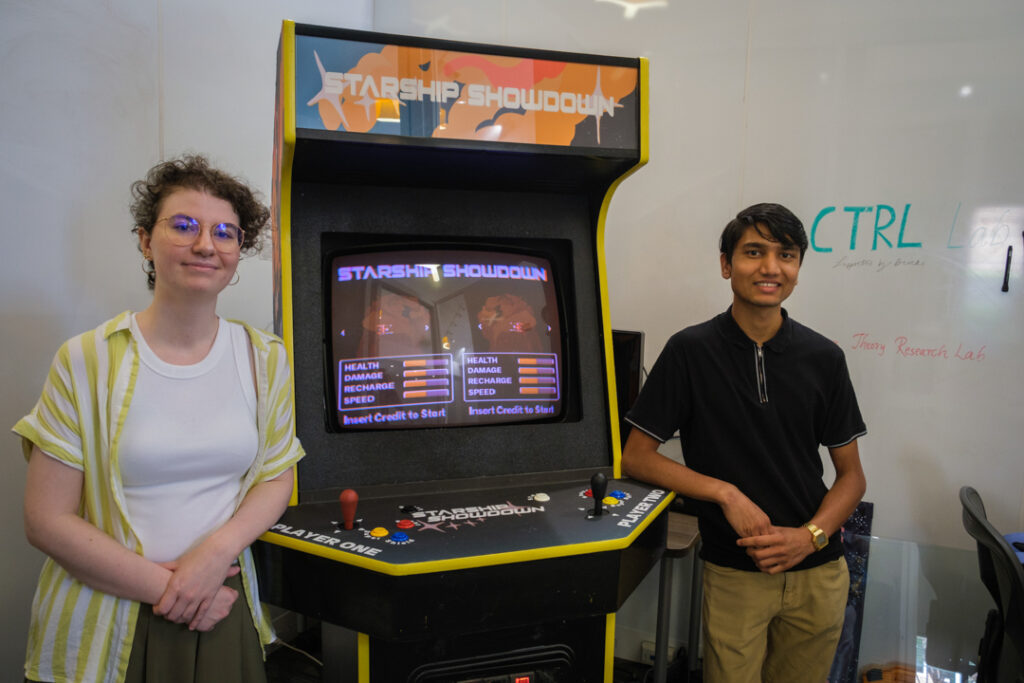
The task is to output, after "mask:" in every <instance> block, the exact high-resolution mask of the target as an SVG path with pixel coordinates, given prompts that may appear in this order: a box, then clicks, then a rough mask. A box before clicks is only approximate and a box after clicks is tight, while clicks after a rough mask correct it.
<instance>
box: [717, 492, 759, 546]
mask: <svg viewBox="0 0 1024 683" xmlns="http://www.w3.org/2000/svg"><path fill="white" fill-rule="evenodd" d="M721 507H722V513H723V514H724V515H725V519H726V521H727V522H729V525H730V526H731V527H732V528H733V531H735V532H736V534H737V535H738V536H739V537H740V538H747V537H750V536H760V535H762V534H766V533H768V530H769V529H771V526H772V522H771V520H770V519H769V518H768V515H766V514H765V513H764V510H762V509H761V508H760V507H758V506H757V504H756V503H754V501H752V500H750V499H749V498H747V497H746V496H745V495H744V494H743V493H741V492H740V490H739V489H737V488H735V487H730V492H729V493H728V494H727V495H726V497H725V500H724V501H722V502H721Z"/></svg>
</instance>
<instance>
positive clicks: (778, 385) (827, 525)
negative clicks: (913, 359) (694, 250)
mask: <svg viewBox="0 0 1024 683" xmlns="http://www.w3.org/2000/svg"><path fill="white" fill-rule="evenodd" d="M720 249H721V256H720V258H721V266H722V277H723V278H725V279H727V280H729V281H730V283H731V284H732V292H733V301H732V306H731V307H730V308H729V310H727V311H726V312H725V313H722V314H721V315H718V316H716V317H715V318H713V319H711V320H709V321H707V322H705V323H703V324H700V325H696V326H693V327H689V328H687V329H685V330H683V331H681V332H678V333H676V334H675V335H674V336H673V337H672V338H671V339H669V341H668V343H667V344H666V345H665V349H664V350H663V351H662V353H661V356H660V357H659V358H658V360H657V362H656V363H655V365H654V367H653V369H652V370H651V373H650V376H649V377H648V380H647V382H646V383H645V385H644V387H643V390H642V391H641V393H640V396H639V398H638V399H637V402H636V405H634V406H633V408H632V409H631V410H630V411H629V413H628V414H627V415H626V420H627V421H628V422H629V423H630V424H631V425H633V427H634V429H633V430H632V431H631V432H630V435H629V439H628V441H627V443H626V448H625V451H624V453H623V457H622V466H623V470H624V471H625V472H626V473H627V474H628V475H629V476H631V477H634V478H636V479H640V480H643V481H648V482H651V483H654V484H657V485H659V486H663V487H666V488H670V489H672V490H674V491H676V492H678V493H680V494H681V495H683V496H685V497H687V498H689V499H692V500H693V501H694V502H695V504H696V508H697V515H698V517H699V520H700V532H701V538H702V541H703V549H702V551H701V557H702V558H703V559H704V560H705V569H704V604H703V617H704V680H705V681H707V682H708V683H745V682H747V681H750V682H755V681H762V680H763V681H814V682H820V681H825V680H826V678H827V677H828V672H829V667H830V666H831V663H832V658H833V655H834V652H835V648H836V644H837V642H838V640H839V635H840V632H841V630H842V624H843V612H844V609H845V606H846V598H847V591H848V587H849V574H848V573H847V568H846V562H845V560H844V559H843V554H842V548H841V546H840V540H839V527H840V525H841V524H842V523H843V522H844V521H846V519H847V517H849V515H850V513H851V512H852V511H853V509H854V508H855V507H856V506H857V503H858V502H859V501H860V499H861V496H862V495H863V494H864V489H865V481H864V473H863V470H862V469H861V464H860V456H859V454H858V451H857V438H858V437H860V436H862V435H864V434H865V433H866V429H865V427H864V422H863V420H862V419H861V415H860V410H859V408H858V406H857V399H856V396H855V395H854V392H853V386H852V384H851V382H850V376H849V372H848V371H847V368H846V361H845V359H844V357H843V352H842V351H841V350H840V349H839V347H838V346H836V345H835V344H834V343H832V342H831V341H829V340H828V339H826V338H825V337H823V336H821V335H819V334H818V333H816V332H814V331H813V330H810V329H809V328H807V327H804V326H803V325H801V324H799V323H797V322H796V321H794V320H792V319H791V318H790V317H789V315H788V314H787V312H786V311H785V309H783V308H782V302H783V301H785V300H786V298H787V297H788V296H789V295H790V294H791V293H792V292H793V288H794V287H795V286H796V284H797V276H798V275H799V271H800V264H801V262H802V260H803V255H804V252H806V250H807V235H806V233H805V232H804V228H803V225H802V224H801V222H800V220H799V219H798V218H797V217H796V216H794V215H793V214H792V213H791V212H790V211H789V210H788V209H786V208H785V207H783V206H780V205H778V204H756V205H754V206H751V207H749V208H747V209H744V210H743V211H741V212H740V213H739V214H737V216H736V218H735V219H734V220H732V221H731V222H730V223H729V224H728V225H727V226H726V228H725V230H724V232H723V233H722V237H721V242H720ZM677 430H678V431H679V435H680V440H681V444H682V450H683V458H684V460H685V463H686V464H685V465H681V464H679V463H677V462H675V461H674V460H672V459H670V458H667V457H665V456H663V455H661V454H660V453H658V451H657V448H658V445H659V444H660V443H662V442H664V441H666V440H668V439H669V438H671V437H672V435H673V434H674V433H675V432H676V431H677ZM822 445H824V446H826V447H827V448H828V452H829V455H830V456H831V458H832V463H833V465H834V466H835V471H836V477H835V481H834V483H833V485H832V487H831V488H828V487H826V486H825V484H824V482H823V481H822V475H823V466H822V459H821V456H820V455H819V451H818V448H819V446H822Z"/></svg>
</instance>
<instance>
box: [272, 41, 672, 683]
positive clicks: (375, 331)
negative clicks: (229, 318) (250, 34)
mask: <svg viewBox="0 0 1024 683" xmlns="http://www.w3.org/2000/svg"><path fill="white" fill-rule="evenodd" d="M278 63H279V74H278V99H277V117H276V145H275V162H276V168H275V188H274V192H275V196H274V205H275V207H276V211H277V213H276V222H275V233H274V266H275V325H276V328H277V331H278V333H279V334H281V336H282V337H283V338H284V339H285V342H286V344H287V345H288V347H289V351H290V355H291V359H292V363H293V367H294V381H295V415H296V430H297V433H298V436H299V438H300V439H301V441H302V443H303V446H304V447H305V449H306V452H307V456H306V458H305V459H304V460H303V461H302V462H301V463H300V464H299V466H298V468H297V487H296V489H297V495H296V496H295V500H294V501H293V502H294V503H295V504H294V505H293V506H292V507H290V508H289V509H288V510H287V511H286V513H285V515H284V516H283V517H282V519H281V520H280V521H279V523H278V524H277V525H275V526H274V527H273V528H272V529H271V530H270V531H269V532H268V533H266V534H264V536H263V537H262V538H261V541H260V542H259V543H258V544H257V556H258V558H259V560H260V563H261V573H260V576H261V594H262V598H263V599H264V600H266V601H267V602H270V603H271V604H276V605H279V606H281V607H284V608H286V609H290V610H294V611H296V612H299V613H301V614H305V615H309V616H312V617H316V618H317V619H320V620H322V622H324V624H325V627H326V628H328V629H329V630H330V629H336V630H332V631H331V632H332V633H333V635H332V636H331V638H333V640H331V639H330V638H328V637H327V636H325V642H324V649H325V652H324V657H325V660H326V659H331V658H333V659H334V660H336V661H334V663H333V664H330V665H329V666H328V667H326V668H325V676H326V677H329V676H331V675H334V676H340V677H342V678H344V679H345V680H356V679H357V677H358V680H360V681H369V680H373V681H381V682H386V683H391V682H393V681H424V682H425V681H463V680H472V679H478V678H483V677H491V678H495V679H496V680H497V678H496V677H500V676H519V675H520V674H522V675H525V676H533V677H534V678H526V679H525V680H545V681H610V680H611V662H612V643H613V642H614V616H615V612H616V611H617V610H618V608H619V607H620V606H621V605H622V603H623V601H624V600H625V599H626V597H628V595H629V593H630V592H631V591H632V590H633V589H634V588H635V587H636V585H637V584H638V583H639V582H640V580H641V579H642V578H643V577H644V575H645V574H646V573H647V571H648V570H649V569H650V568H651V567H652V566H653V564H654V563H655V561H656V560H657V558H658V556H659V555H660V553H661V550H662V548H663V539H664V532H665V522H664V516H663V515H661V514H660V513H661V512H662V511H663V510H664V508H665V507H666V506H667V504H668V502H669V499H670V498H671V494H669V493H667V492H665V491H661V490H658V489H653V488H651V487H649V486H645V485H643V484H640V483H638V482H633V481H629V480H623V479H620V478H619V471H620V470H619V458H620V452H619V448H620V446H619V439H620V436H619V421H618V410H617V406H616V401H615V376H614V368H613V365H612V354H611V330H610V326H609V322H608V311H607V296H606V285H605V273H604V257H603V229H604V216H605V212H606V210H607V207H608V203H609V201H610V199H611V194H612V191H613V190H614V187H615V186H616V185H617V184H618V183H619V182H620V181H621V180H622V179H623V178H625V177H626V176H627V175H629V173H631V172H632V171H633V170H634V169H635V168H637V167H639V166H640V165H642V164H643V163H644V162H645V161H646V156H647V154H646V134H645V125H646V106H645V97H646V74H647V65H646V62H644V61H643V60H637V59H623V58H617V57H605V56H595V55H579V54H568V53H559V52H540V51H532V50H523V49H516V48H509V47H498V46H488V45H475V44H466V43H452V42H447V41H437V40H428V39H422V38H409V37H404V36H394V35H381V34H376V33H367V32H360V31H349V30H341V29H332V28H324V27H317V26H308V25H301V24H293V23H291V22H285V24H284V28H283V31H282V37H281V43H280V48H279V55H278ZM349 633H351V634H352V639H353V640H354V642H355V646H354V648H353V650H354V655H352V656H351V657H347V656H346V657H342V656H341V655H335V654H334V649H335V645H336V644H337V643H339V642H342V641H343V640H344V639H345V638H346V637H347V636H345V635H344V634H349ZM339 634H340V635H339ZM328 641H330V642H328ZM337 649H344V648H343V647H340V646H339V647H338V648H337ZM327 669H331V673H328V671H327ZM510 680H511V679H510Z"/></svg>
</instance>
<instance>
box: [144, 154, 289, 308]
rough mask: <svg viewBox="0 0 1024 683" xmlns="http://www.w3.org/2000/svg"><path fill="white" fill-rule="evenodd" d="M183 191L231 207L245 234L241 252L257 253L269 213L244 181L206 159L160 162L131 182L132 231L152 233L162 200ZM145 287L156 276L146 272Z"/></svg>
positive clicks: (192, 156)
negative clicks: (217, 200) (222, 201)
mask: <svg viewBox="0 0 1024 683" xmlns="http://www.w3.org/2000/svg"><path fill="white" fill-rule="evenodd" d="M183 189H184V190H197V191H199V192H205V193H207V194H210V195H213V196H214V197H217V198H218V199H223V200H224V201H226V202H228V203H229V204H231V208H232V209H233V210H234V212H235V213H236V214H238V227H240V228H241V229H242V230H243V231H244V232H245V236H244V238H243V239H242V248H241V251H242V253H243V254H252V253H255V252H257V251H259V249H260V246H261V245H262V241H263V231H264V228H265V227H266V226H267V222H268V221H269V220H270V210H269V209H268V208H267V207H266V206H264V205H263V203H262V202H260V198H259V195H258V193H257V192H255V191H254V190H252V189H251V188H250V187H249V186H248V185H246V184H245V182H244V181H242V180H241V179H239V178H235V177H234V176H231V175H229V174H227V173H225V172H224V171H221V170H219V169H216V168H214V167H213V166H211V165H210V162H209V161H207V160H206V157H203V156H199V155H185V156H182V157H179V158H177V159H170V160H169V161H163V162H160V163H159V164H157V165H156V166H154V167H153V168H151V169H149V173H147V174H146V177H145V178H144V179H142V180H137V181H135V182H134V183H132V204H131V212H132V219H133V220H134V221H135V227H134V228H133V229H132V232H138V231H140V230H144V231H145V232H147V233H149V234H152V232H153V227H154V225H156V221H157V218H158V214H159V212H160V205H161V203H162V202H163V200H164V199H166V198H167V197H169V196H170V195H171V194H173V193H174V192H176V191H177V190H183ZM140 249H141V247H140ZM147 284H148V285H149V288H150V289H153V286H154V285H155V284H156V274H155V273H153V272H152V271H150V272H147Z"/></svg>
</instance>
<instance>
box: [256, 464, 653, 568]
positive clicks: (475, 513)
mask: <svg viewBox="0 0 1024 683" xmlns="http://www.w3.org/2000/svg"><path fill="white" fill-rule="evenodd" d="M588 484H589V485H588ZM671 498H672V496H671V495H669V493H668V492H666V491H664V490H661V489H657V488H652V487H649V486H646V485H644V484H641V483H639V482H634V481H632V480H628V479H614V480H610V481H609V480H608V479H607V478H606V477H605V475H604V474H603V473H600V472H599V473H596V474H595V475H594V476H593V477H591V481H590V482H581V483H580V484H577V485H572V484H566V483H561V484H557V485H553V486H551V487H546V486H544V485H542V484H525V485H520V486H513V487H508V488H501V489H498V488H489V489H480V490H471V491H459V492H431V493H416V494H406V495H402V496H394V497H379V498H372V499H365V500H362V501H360V500H359V496H358V493H357V492H356V491H353V490H351V489H347V490H345V491H343V492H342V494H341V496H340V499H339V501H338V502H322V503H305V504H302V505H298V506H295V507H291V508H289V509H288V510H286V511H285V513H284V515H283V516H282V517H281V519H280V520H279V521H278V523H277V524H275V525H274V526H273V527H272V528H271V529H270V530H269V531H268V532H266V533H265V534H263V536H261V538H260V540H262V541H264V542H266V543H269V544H273V545H277V546H282V547H284V548H288V549H291V550H296V551H300V552H303V553H308V554H311V555H317V556H320V557H322V558H326V559H329V560H334V561H337V562H341V563H346V564H350V565H355V566H357V567H361V568H365V569H370V570H373V571H376V572H380V573H383V574H388V575H392V576H403V575H410V574H421V573H430V572H437V571H444V570H449V569H461V568H465V567H467V566H471V567H483V566H489V565H497V564H505V563H510V562H520V561H529V560H535V559H546V558H553V557H563V556H568V555H575V554H579V553H583V552H585V553H594V552H601V551H605V550H617V549H622V548H625V547H627V546H629V545H630V543H631V542H632V541H633V539H634V538H635V537H636V536H637V535H638V534H639V533H640V532H641V531H643V530H644V528H645V527H646V526H647V525H648V524H649V522H650V520H651V519H653V518H654V517H656V516H657V514H658V513H660V512H661V510H662V509H664V508H665V506H666V505H667V504H668V503H669V501H670V500H671Z"/></svg>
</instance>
